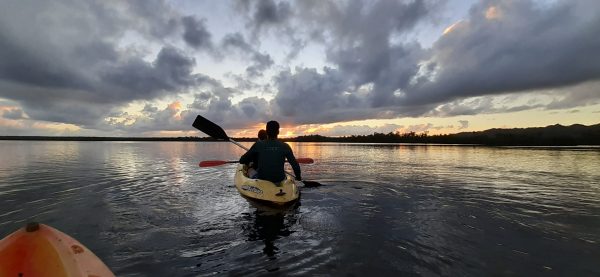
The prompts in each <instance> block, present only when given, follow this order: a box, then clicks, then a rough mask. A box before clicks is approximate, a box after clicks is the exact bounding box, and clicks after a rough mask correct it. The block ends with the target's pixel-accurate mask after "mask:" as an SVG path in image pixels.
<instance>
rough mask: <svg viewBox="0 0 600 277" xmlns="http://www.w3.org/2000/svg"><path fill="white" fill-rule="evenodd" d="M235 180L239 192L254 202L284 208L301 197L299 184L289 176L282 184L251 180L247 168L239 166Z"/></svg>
mask: <svg viewBox="0 0 600 277" xmlns="http://www.w3.org/2000/svg"><path fill="white" fill-rule="evenodd" d="M234 179H235V180H234V183H235V187H236V188H237V190H238V192H239V193H240V194H241V195H242V196H244V197H247V198H250V199H252V200H258V201H261V202H266V203H269V204H274V205H278V206H282V205H287V204H291V203H293V202H295V201H296V200H298V198H299V197H300V190H299V189H298V184H296V181H295V180H294V179H293V178H292V177H291V176H289V175H287V176H286V179H285V180H284V181H282V182H281V183H280V184H275V183H273V182H270V181H267V180H260V179H251V178H248V175H247V166H245V165H243V164H239V165H238V166H237V169H236V172H235V178H234Z"/></svg>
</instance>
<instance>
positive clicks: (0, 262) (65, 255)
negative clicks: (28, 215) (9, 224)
mask: <svg viewBox="0 0 600 277" xmlns="http://www.w3.org/2000/svg"><path fill="white" fill-rule="evenodd" d="M0 276H71V277H79V276H86V277H87V276H98V277H103V276H115V275H114V274H113V273H112V272H111V271H110V269H108V267H107V266H106V265H105V264H104V263H103V262H102V261H101V260H100V259H99V258H98V257H97V256H96V255H95V254H94V253H92V251H90V250H89V249H88V248H87V247H85V246H84V245H83V244H81V243H80V242H78V241H77V240H75V239H74V238H72V237H70V236H68V235H66V234H64V233H62V232H61V231H58V230H56V229H54V228H52V227H50V226H48V225H44V224H37V223H30V224H28V226H27V227H23V228H21V229H19V230H17V231H15V232H14V233H12V234H10V235H8V236H6V237H5V238H3V239H2V240H0Z"/></svg>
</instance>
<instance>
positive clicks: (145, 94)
mask: <svg viewBox="0 0 600 277" xmlns="http://www.w3.org/2000/svg"><path fill="white" fill-rule="evenodd" d="M194 65H195V61H194V59H193V58H190V57H187V56H186V55H185V54H184V53H183V52H181V51H179V50H177V49H175V48H172V47H165V48H163V49H162V50H161V51H160V52H159V53H158V55H157V57H156V60H154V62H153V63H151V64H150V63H148V62H145V61H143V60H142V59H139V58H136V59H131V60H129V61H126V62H124V63H122V64H117V65H116V66H113V67H109V68H107V69H106V70H105V71H104V72H103V73H102V75H101V81H102V84H104V85H106V86H109V87H112V88H113V89H115V92H117V93H112V94H113V95H111V96H112V98H111V99H112V101H115V100H119V101H129V100H137V99H152V98H156V97H159V96H162V95H164V94H169V93H171V92H174V91H180V90H182V89H185V88H188V87H193V86H196V85H199V84H201V83H205V82H210V81H211V80H210V78H208V77H206V76H203V75H200V74H192V70H193V67H194ZM123 92H124V93H123Z"/></svg>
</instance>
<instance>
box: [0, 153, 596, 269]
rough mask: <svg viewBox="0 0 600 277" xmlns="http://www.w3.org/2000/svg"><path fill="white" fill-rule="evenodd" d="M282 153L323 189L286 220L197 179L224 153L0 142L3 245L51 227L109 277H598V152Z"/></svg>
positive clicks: (228, 179)
mask: <svg viewBox="0 0 600 277" xmlns="http://www.w3.org/2000/svg"><path fill="white" fill-rule="evenodd" d="M291 145H292V147H293V149H294V152H295V153H296V155H297V156H299V157H311V158H314V159H315V160H316V164H314V165H303V167H302V170H303V174H302V175H303V177H304V178H306V179H309V180H316V181H319V182H321V183H324V184H325V185H324V186H322V187H318V188H305V189H303V190H302V196H301V202H300V203H301V205H300V203H298V205H296V206H294V207H291V208H289V209H287V210H283V211H282V210H277V209H272V208H268V207H264V206H261V205H258V206H257V204H256V203H254V202H249V201H248V200H246V199H244V198H242V197H241V196H239V194H238V193H237V191H236V189H235V187H234V186H233V175H234V170H235V165H225V166H221V167H211V168H199V167H198V162H199V161H201V160H219V159H220V160H230V159H236V158H237V157H239V156H240V155H241V154H242V153H243V150H241V149H239V148H238V147H236V146H235V145H232V144H228V143H222V142H203V143H191V142H19V141H2V142H0V154H1V155H0V203H1V205H0V236H5V235H7V234H8V233H10V232H12V231H13V230H15V229H17V228H19V227H20V226H22V225H23V224H24V223H25V222H27V221H31V220H36V221H41V222H45V223H48V224H50V225H53V226H55V227H57V228H59V229H61V230H63V231H65V232H67V233H69V234H71V235H73V236H74V237H75V238H77V239H78V240H80V241H82V242H83V243H84V244H86V245H87V246H88V247H89V248H91V249H92V250H94V252H95V253H96V254H97V255H98V256H100V257H101V258H102V259H103V260H104V261H105V262H106V263H107V264H108V265H109V267H111V268H112V269H113V270H114V271H115V273H116V274H117V275H118V276H199V275H200V276H206V275H239V276H260V275H264V274H276V275H335V276H339V275H377V274H379V275H385V276H389V275H393V276H396V275H413V276H414V275H426V276H435V275H453V276H454V275H460V276H462V275H468V276H481V275H556V276H558V275H570V276H598V275H600V269H599V268H598V266H597V259H598V257H600V247H598V245H599V243H600V235H599V234H600V170H598V168H600V148H590V147H587V148H581V147H580V148H490V147H476V146H433V145H406V144H389V145H385V144H335V143H292V144H291ZM248 146H249V144H248ZM550 253H560V255H558V254H550Z"/></svg>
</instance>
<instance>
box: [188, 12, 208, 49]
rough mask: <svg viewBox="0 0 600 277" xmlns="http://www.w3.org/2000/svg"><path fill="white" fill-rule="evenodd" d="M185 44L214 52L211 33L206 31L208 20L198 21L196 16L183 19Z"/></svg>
mask: <svg viewBox="0 0 600 277" xmlns="http://www.w3.org/2000/svg"><path fill="white" fill-rule="evenodd" d="M181 21H182V24H183V27H184V33H183V39H184V40H185V42H186V43H187V44H188V45H190V46H192V47H194V48H196V49H207V50H212V49H213V45H212V41H211V37H212V35H211V33H210V32H209V31H208V30H207V29H206V20H205V19H200V20H198V19H197V18H196V17H194V16H185V17H183V18H182V19H181Z"/></svg>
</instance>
